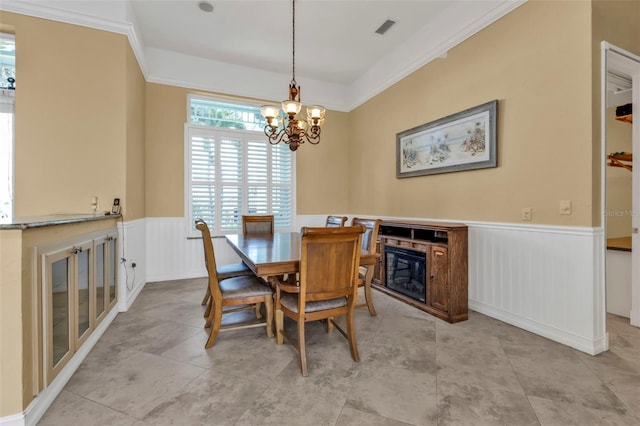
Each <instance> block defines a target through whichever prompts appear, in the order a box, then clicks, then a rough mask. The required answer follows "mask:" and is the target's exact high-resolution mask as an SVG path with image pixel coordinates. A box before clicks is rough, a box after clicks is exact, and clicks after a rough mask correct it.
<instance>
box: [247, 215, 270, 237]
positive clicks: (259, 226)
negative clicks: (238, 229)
mask: <svg viewBox="0 0 640 426" xmlns="http://www.w3.org/2000/svg"><path fill="white" fill-rule="evenodd" d="M273 221H274V219H273V215H243V216H242V235H249V234H273V227H274V226H273Z"/></svg>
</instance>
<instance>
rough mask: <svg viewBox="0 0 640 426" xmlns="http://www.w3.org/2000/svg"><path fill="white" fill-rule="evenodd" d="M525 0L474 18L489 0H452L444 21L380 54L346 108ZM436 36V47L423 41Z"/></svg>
mask: <svg viewBox="0 0 640 426" xmlns="http://www.w3.org/2000/svg"><path fill="white" fill-rule="evenodd" d="M526 2H527V0H513V1H508V2H499V3H498V4H497V5H496V6H494V7H492V8H490V9H489V10H487V11H486V12H485V13H484V14H483V15H482V17H481V18H475V16H476V15H475V11H474V10H473V8H474V7H485V5H487V4H489V3H485V2H475V3H474V2H472V3H468V2H453V7H452V8H449V9H447V10H445V11H444V12H443V13H442V14H441V15H442V17H443V18H445V19H444V20H440V21H439V22H445V24H444V25H442V26H440V27H436V26H431V27H425V28H423V29H422V30H421V31H420V32H419V33H418V34H416V35H415V36H413V37H411V39H410V40H408V41H407V43H405V44H404V45H403V46H401V47H400V48H398V49H396V50H395V51H393V52H391V53H390V54H388V55H386V56H385V57H384V58H381V59H380V60H379V61H378V62H377V63H376V64H375V65H374V66H373V67H371V69H370V70H369V71H368V72H367V73H365V74H364V75H362V76H361V77H359V78H358V79H357V80H356V81H355V82H354V83H353V84H352V85H351V87H350V95H349V98H350V103H349V105H345V110H347V111H351V110H352V109H354V108H357V107H358V106H359V105H362V104H363V103H365V102H366V101H368V100H369V99H371V98H373V97H374V96H376V95H378V94H380V93H381V92H383V91H384V90H386V89H388V88H389V87H391V86H392V85H394V84H395V83H397V82H399V81H400V80H402V79H403V78H405V77H407V76H408V75H409V74H411V73H413V72H415V71H417V70H418V69H419V68H421V67H423V66H425V65H427V64H428V63H430V62H431V61H433V60H435V59H438V58H443V59H444V58H446V56H447V52H448V51H449V50H451V49H453V48H454V47H455V46H457V45H458V44H460V43H462V42H463V41H465V40H466V39H468V38H469V37H471V36H473V35H474V34H476V33H478V32H479V31H481V30H483V29H484V28H486V27H488V26H489V25H491V24H492V23H494V22H495V21H497V20H498V19H500V18H502V17H504V16H505V15H507V14H508V13H510V12H511V11H513V10H514V9H516V8H518V7H520V6H522V5H523V4H525V3H526ZM451 15H455V16H456V20H460V18H462V19H461V20H460V24H459V25H457V26H455V27H452V26H451V25H449V23H450V22H455V21H452V20H449V19H446V18H450V19H452V16H451ZM434 39H436V40H438V42H437V43H435V47H434V45H433V44H432V43H424V40H434ZM425 47H426V49H425Z"/></svg>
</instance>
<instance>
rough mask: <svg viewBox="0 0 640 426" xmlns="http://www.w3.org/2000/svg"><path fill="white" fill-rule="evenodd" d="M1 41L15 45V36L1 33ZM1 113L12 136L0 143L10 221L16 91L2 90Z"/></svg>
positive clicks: (3, 184) (4, 187) (0, 98)
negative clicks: (6, 117) (6, 118)
mask: <svg viewBox="0 0 640 426" xmlns="http://www.w3.org/2000/svg"><path fill="white" fill-rule="evenodd" d="M0 39H3V40H8V41H10V42H13V43H14V44H15V36H14V35H13V34H8V33H0ZM4 83H5V82H3V84H4ZM0 112H2V113H3V114H10V118H9V120H10V123H9V127H10V129H9V132H10V136H9V138H8V139H7V138H6V137H5V136H6V135H4V134H3V135H1V136H2V138H3V140H2V143H0V149H2V151H3V152H2V154H1V155H0V167H1V168H2V169H3V170H4V171H5V173H2V177H1V178H0V185H2V191H3V192H4V191H6V192H7V196H8V198H9V199H8V201H9V203H10V206H9V211H8V212H6V214H7V215H8V217H5V218H3V219H5V220H7V219H8V220H10V219H11V218H12V217H13V212H14V197H15V192H14V191H15V161H14V160H15V134H16V132H15V123H16V119H15V90H9V89H1V88H0ZM1 201H2V199H0V202H1ZM0 211H2V210H0ZM0 219H2V215H0Z"/></svg>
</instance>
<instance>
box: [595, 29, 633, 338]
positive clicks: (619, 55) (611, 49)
mask: <svg viewBox="0 0 640 426" xmlns="http://www.w3.org/2000/svg"><path fill="white" fill-rule="evenodd" d="M600 47H601V61H600V63H601V97H600V104H601V106H600V113H601V115H600V120H601V126H600V132H601V135H600V141H601V152H602V155H601V188H602V190H601V191H600V195H601V199H600V203H601V218H600V220H601V224H602V228H603V229H604V230H605V233H604V235H605V238H603V240H604V245H605V247H604V250H603V251H602V253H603V258H602V259H601V261H602V280H603V282H604V283H605V286H606V285H607V283H606V269H605V268H606V262H605V257H606V252H607V248H606V244H607V241H606V225H607V222H606V209H607V202H606V201H607V198H606V196H607V185H606V178H607V152H606V149H607V120H606V112H607V73H608V71H609V54H611V55H615V58H616V64H617V66H622V67H623V68H624V70H625V72H626V73H627V74H629V75H631V77H632V94H631V98H632V103H633V110H634V112H635V113H636V115H638V111H640V56H637V55H634V54H633V53H631V52H628V51H626V50H624V49H621V48H619V47H617V46H614V45H612V44H610V43H608V42H606V41H603V42H601V44H600ZM632 152H636V153H640V119H638V118H636V119H635V120H634V122H633V124H632ZM631 179H632V184H631V185H632V186H631V187H632V190H631V193H632V202H631V206H632V218H631V222H632V224H631V226H632V229H633V232H632V235H631V246H632V248H633V250H632V251H631V312H630V318H629V319H630V323H631V325H634V326H636V327H640V234H638V228H640V196H638V194H637V192H638V190H640V167H634V168H633V175H632V178H631ZM605 288H606V287H605ZM603 296H604V297H605V302H606V292H605V293H604V294H603ZM605 309H606V303H605Z"/></svg>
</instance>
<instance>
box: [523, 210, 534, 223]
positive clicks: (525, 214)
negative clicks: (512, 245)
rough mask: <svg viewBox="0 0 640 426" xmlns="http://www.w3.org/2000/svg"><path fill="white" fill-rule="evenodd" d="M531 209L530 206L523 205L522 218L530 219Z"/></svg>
mask: <svg viewBox="0 0 640 426" xmlns="http://www.w3.org/2000/svg"><path fill="white" fill-rule="evenodd" d="M532 210H533V209H532V208H531V207H524V208H523V209H522V220H531V216H532Z"/></svg>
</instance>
